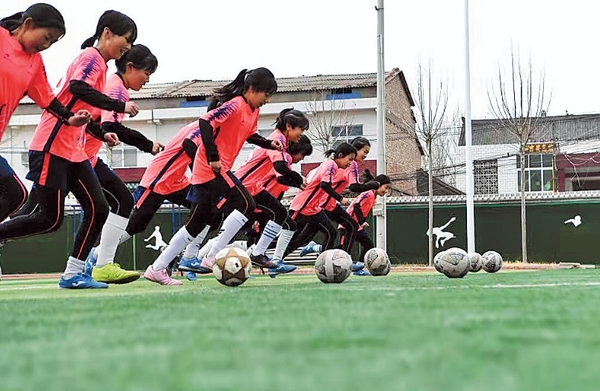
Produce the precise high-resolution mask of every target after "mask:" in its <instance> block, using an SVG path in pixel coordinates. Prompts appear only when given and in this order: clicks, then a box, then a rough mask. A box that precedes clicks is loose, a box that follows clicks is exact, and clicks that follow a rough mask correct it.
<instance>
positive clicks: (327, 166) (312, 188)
mask: <svg viewBox="0 0 600 391" xmlns="http://www.w3.org/2000/svg"><path fill="white" fill-rule="evenodd" d="M338 171H340V169H339V167H338V165H337V163H336V162H335V160H333V159H327V160H325V161H324V162H323V163H321V164H320V165H319V166H318V167H317V168H316V169H315V170H314V172H313V173H312V174H311V175H310V180H309V181H308V183H307V184H306V187H305V188H304V189H302V190H300V191H299V192H298V193H297V194H296V196H295V197H294V199H293V200H292V203H291V204H290V209H291V210H293V211H294V212H296V213H301V214H303V215H305V216H312V215H315V214H317V213H319V212H321V211H322V210H323V208H322V206H321V199H322V198H323V196H324V195H325V194H327V193H326V192H325V190H323V189H322V188H321V186H320V184H321V182H329V183H331V182H332V181H333V178H334V177H335V175H336V173H337V172H338Z"/></svg>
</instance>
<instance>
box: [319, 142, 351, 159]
mask: <svg viewBox="0 0 600 391" xmlns="http://www.w3.org/2000/svg"><path fill="white" fill-rule="evenodd" d="M356 152H357V151H356V148H354V146H353V145H351V144H348V143H346V142H343V143H341V144H340V145H338V147H337V148H336V149H329V150H327V151H325V157H333V158H334V159H337V158H340V157H344V156H348V155H350V154H351V153H353V154H355V155H356Z"/></svg>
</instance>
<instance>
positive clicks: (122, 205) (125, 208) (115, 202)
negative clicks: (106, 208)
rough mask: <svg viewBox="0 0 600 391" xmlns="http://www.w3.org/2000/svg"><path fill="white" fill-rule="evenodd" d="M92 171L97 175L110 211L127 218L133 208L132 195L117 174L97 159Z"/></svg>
mask: <svg viewBox="0 0 600 391" xmlns="http://www.w3.org/2000/svg"><path fill="white" fill-rule="evenodd" d="M94 172H95V173H96V175H97V176H98V180H99V181H100V185H101V186H102V191H103V192H104V196H105V197H106V201H108V205H110V211H111V212H112V213H114V214H116V215H119V216H121V217H125V218H129V215H130V214H131V211H132V210H133V196H132V195H131V192H130V191H129V189H128V188H127V186H125V183H123V181H122V180H121V178H119V176H118V175H117V174H116V173H115V172H114V171H113V170H112V169H111V168H110V167H108V166H107V165H106V164H105V163H104V162H103V161H102V160H100V159H98V162H97V163H96V166H95V167H94Z"/></svg>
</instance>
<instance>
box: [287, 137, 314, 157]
mask: <svg viewBox="0 0 600 391" xmlns="http://www.w3.org/2000/svg"><path fill="white" fill-rule="evenodd" d="M287 152H288V153H289V154H290V155H296V154H298V153H301V154H302V155H303V156H310V155H311V154H312V152H313V146H312V144H311V142H310V139H309V138H308V137H307V136H306V135H304V134H303V135H302V136H300V140H298V141H297V142H294V141H291V142H290V145H288V148H287Z"/></svg>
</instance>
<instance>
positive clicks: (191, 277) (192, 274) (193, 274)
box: [185, 272, 198, 281]
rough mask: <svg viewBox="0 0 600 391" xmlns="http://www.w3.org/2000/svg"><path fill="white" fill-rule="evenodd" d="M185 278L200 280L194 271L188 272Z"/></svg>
mask: <svg viewBox="0 0 600 391" xmlns="http://www.w3.org/2000/svg"><path fill="white" fill-rule="evenodd" d="M185 278H187V279H188V281H198V277H196V273H194V272H186V273H185Z"/></svg>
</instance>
